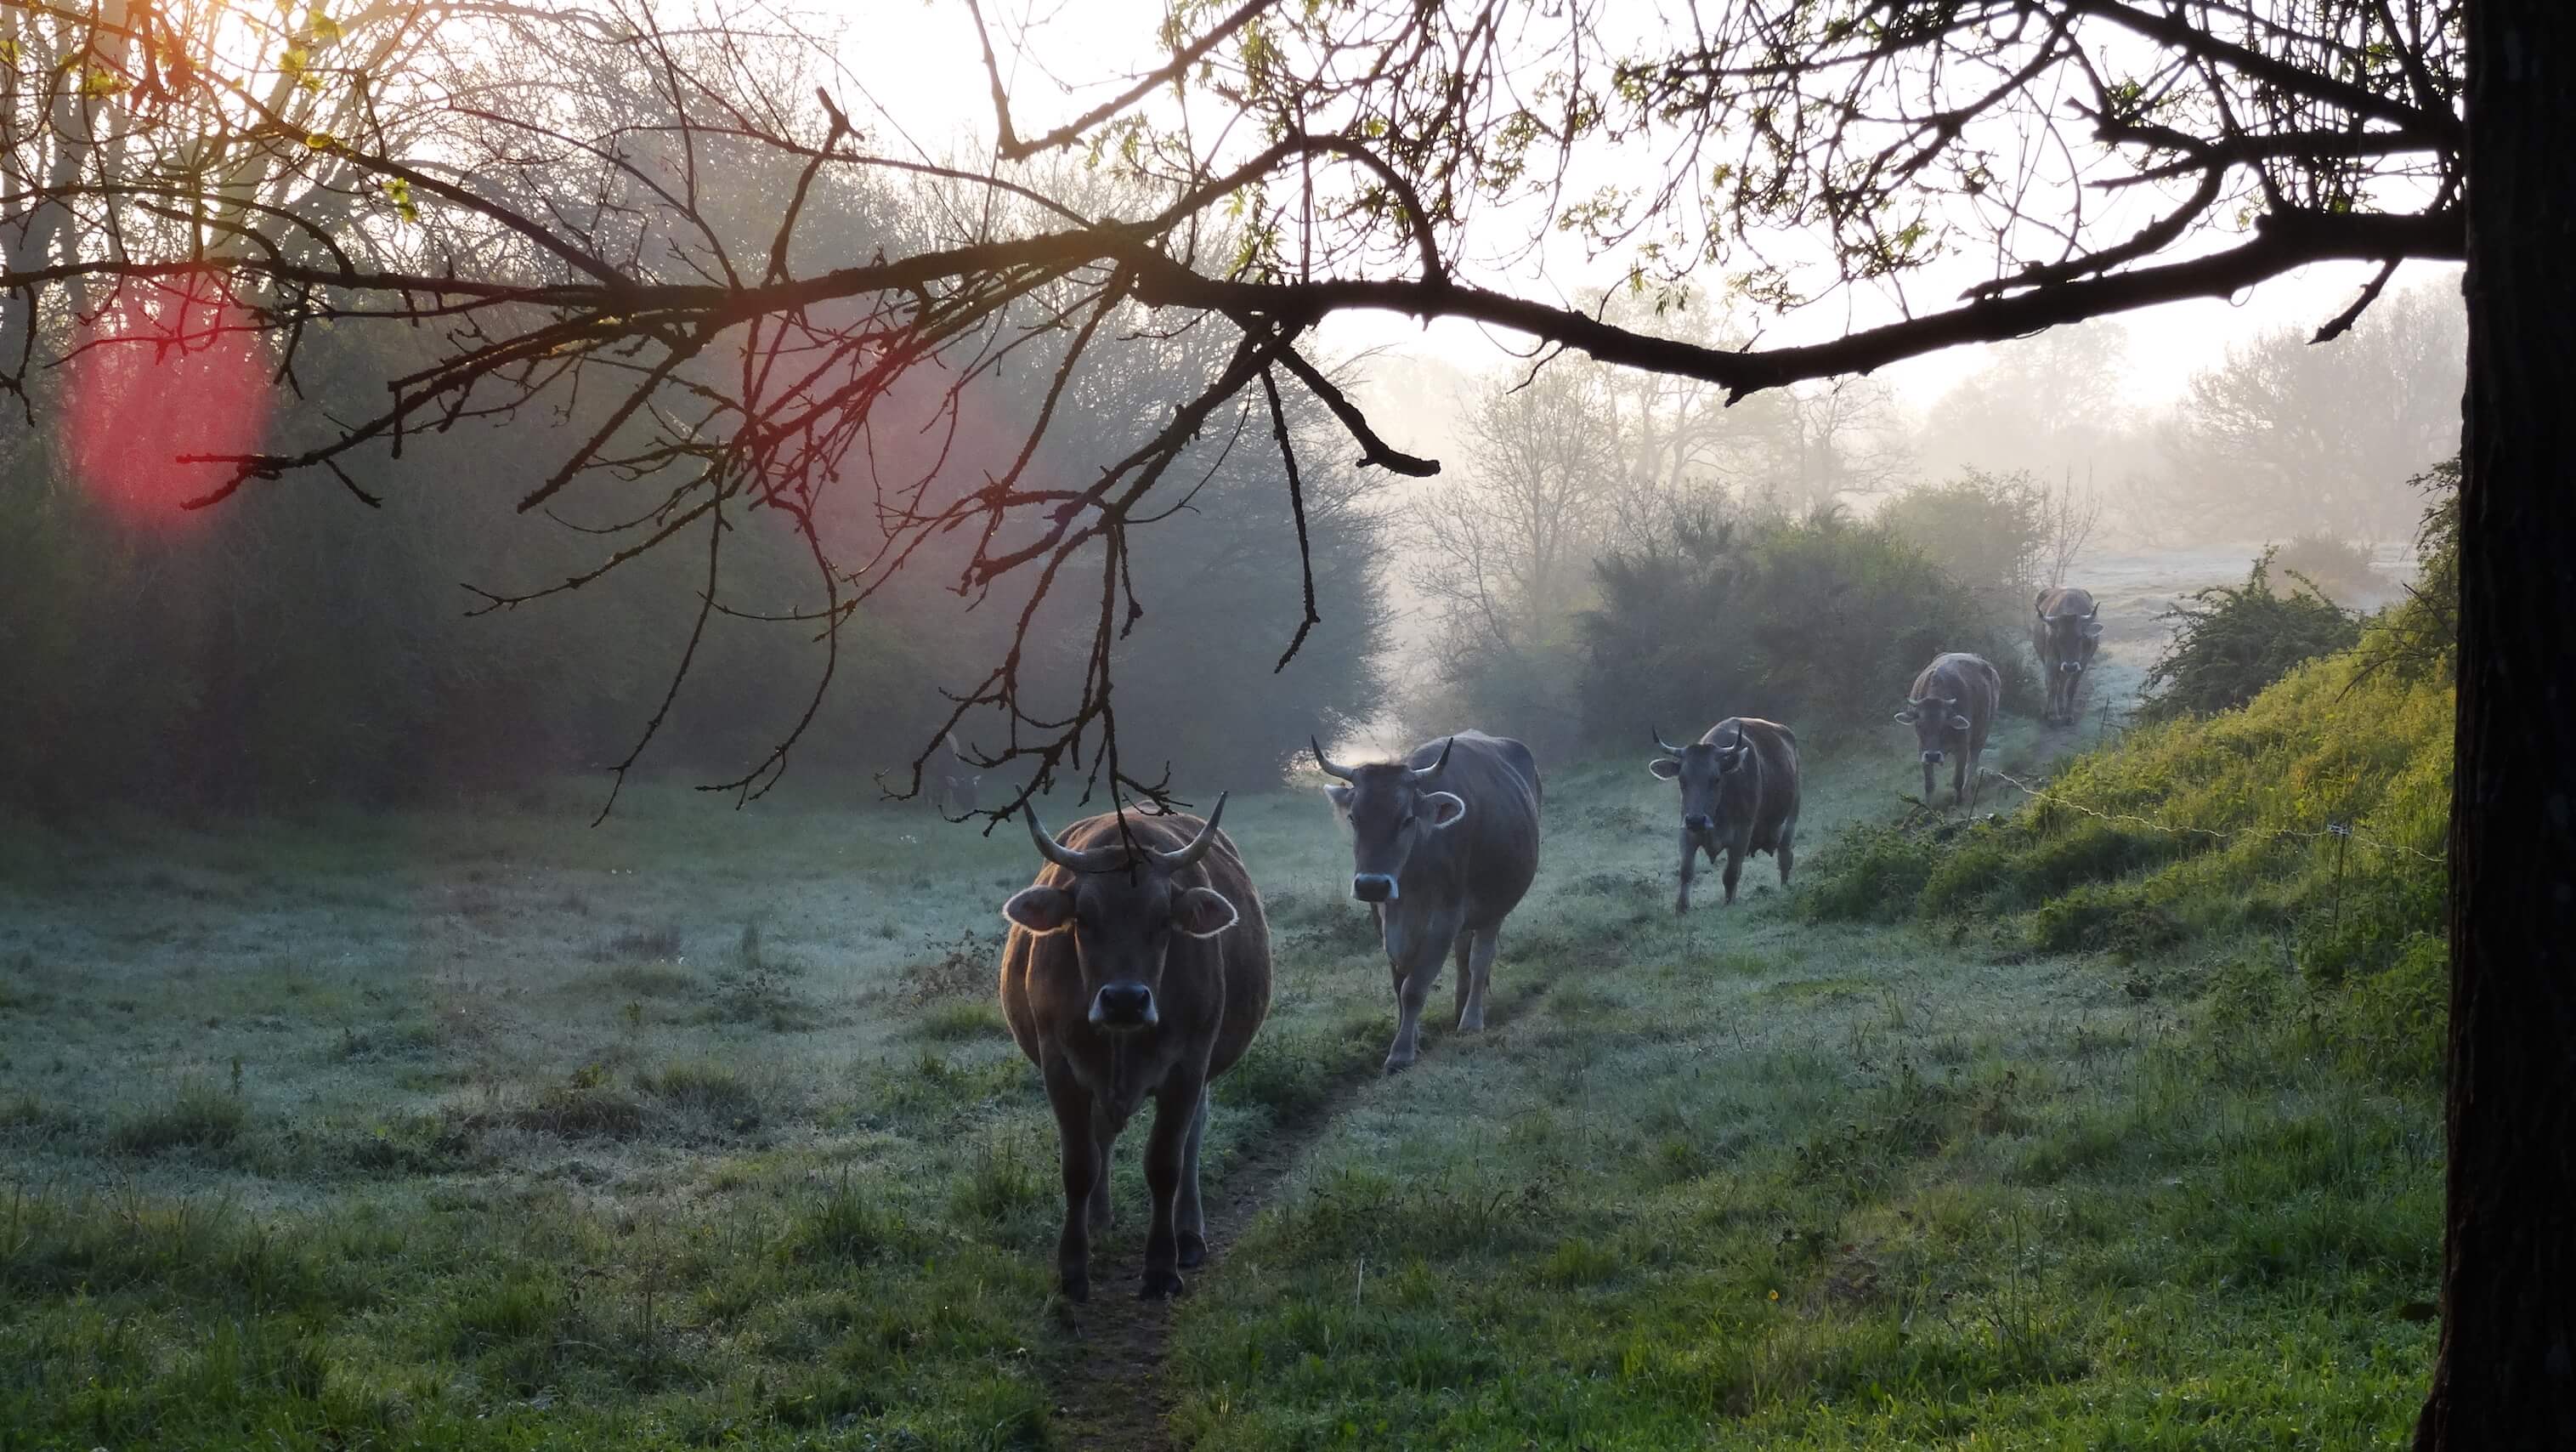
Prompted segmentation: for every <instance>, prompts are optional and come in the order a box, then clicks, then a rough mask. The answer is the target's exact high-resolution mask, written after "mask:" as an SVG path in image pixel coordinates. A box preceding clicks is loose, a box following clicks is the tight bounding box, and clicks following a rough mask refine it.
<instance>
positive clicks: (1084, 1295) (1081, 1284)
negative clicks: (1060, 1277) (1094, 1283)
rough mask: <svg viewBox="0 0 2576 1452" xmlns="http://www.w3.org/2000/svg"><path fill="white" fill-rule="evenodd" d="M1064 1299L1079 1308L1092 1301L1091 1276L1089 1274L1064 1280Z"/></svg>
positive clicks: (1068, 1277)
mask: <svg viewBox="0 0 2576 1452" xmlns="http://www.w3.org/2000/svg"><path fill="white" fill-rule="evenodd" d="M1064 1298H1065V1299H1066V1300H1068V1301H1071V1302H1073V1303H1074V1304H1075V1305H1077V1306H1079V1305H1081V1304H1082V1303H1083V1302H1085V1301H1088V1300H1090V1299H1091V1276H1090V1274H1089V1273H1088V1272H1085V1273H1084V1274H1082V1275H1078V1276H1066V1277H1065V1278H1064Z"/></svg>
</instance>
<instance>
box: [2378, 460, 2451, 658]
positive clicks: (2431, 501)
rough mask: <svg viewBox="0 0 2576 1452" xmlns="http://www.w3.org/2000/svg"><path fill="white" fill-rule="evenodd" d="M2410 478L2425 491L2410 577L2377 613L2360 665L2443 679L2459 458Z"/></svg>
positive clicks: (2448, 652)
mask: <svg viewBox="0 0 2576 1452" xmlns="http://www.w3.org/2000/svg"><path fill="white" fill-rule="evenodd" d="M2411 482H2412V483H2413V484H2414V486H2415V487H2416V489H2417V490H2418V491H2420V492H2422V493H2423V494H2424V496H2425V503H2424V514H2423V517H2422V519H2421V520H2419V521H2418V523H2417V524H2416V527H2415V560H2416V565H2415V580H2414V582H2413V583H2412V584H2409V585H2408V586H2407V587H2406V598H2405V599H2404V600H2403V601H2401V602H2399V603H2398V604H2396V605H2394V606H2391V607H2390V608H2389V609H2387V610H2385V611H2383V612H2381V617H2380V618H2381V623H2382V625H2383V626H2384V629H2382V630H2380V631H2379V632H2377V633H2376V634H2375V637H2374V639H2373V640H2372V643H2371V647H2370V649H2369V651H2368V652H2367V656H2366V660H2367V664H2366V667H2365V668H2366V670H2368V671H2371V672H2377V671H2382V670H2385V671H2390V672H2393V673H2394V674H2396V675H2397V676H2399V677H2400V678H2402V679H2406V680H2427V679H2438V680H2443V681H2448V680H2450V679H2452V672H2453V668H2454V667H2455V666H2456V665H2457V663H2458V656H2459V646H2460V461H2459V460H2458V459H2457V458H2456V457H2455V458H2450V459H2446V460H2444V461H2442V462H2441V463H2439V464H2436V465H2434V466H2433V467H2432V468H2430V469H2427V470H2425V471H2424V472H2423V473H2421V474H2418V475H2416V476H2415V478H2414V479H2413V480H2412V481H2411Z"/></svg>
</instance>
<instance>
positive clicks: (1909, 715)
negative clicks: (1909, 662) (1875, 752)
mask: <svg viewBox="0 0 2576 1452" xmlns="http://www.w3.org/2000/svg"><path fill="white" fill-rule="evenodd" d="M1896 719H1897V720H1899V721H1902V722H1904V723H1905V724H1906V725H1908V726H1911V727H1913V728H1914V744H1915V746H1916V747H1918V748H1920V749H1921V751H1922V753H1923V799H1924V800H1925V801H1927V802H1928V801H1930V800H1931V799H1932V768H1934V767H1936V766H1939V765H1940V764H1941V762H1942V759H1943V758H1944V756H1945V755H1946V754H1947V753H1946V752H1945V751H1944V749H1943V747H1944V744H1945V743H1946V741H1947V740H1948V739H1949V737H1950V736H1951V735H1952V734H1953V733H1956V734H1958V735H1960V736H1962V737H1964V736H1965V735H1966V734H1967V731H1968V729H1969V725H1970V723H1969V721H1968V718H1967V717H1965V716H1963V715H1961V714H1959V698H1958V697H1956V696H1925V697H1924V698H1923V699H1921V700H1919V701H1912V700H1909V701H1907V702H1906V703H1905V709H1904V710H1902V711H1899V712H1897V713H1896ZM1965 745H1966V743H1965V742H1964V741H1962V742H1961V746H1962V748H1963V749H1964V748H1965Z"/></svg>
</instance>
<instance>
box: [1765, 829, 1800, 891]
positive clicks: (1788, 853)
mask: <svg viewBox="0 0 2576 1452" xmlns="http://www.w3.org/2000/svg"><path fill="white" fill-rule="evenodd" d="M1797 834H1798V824H1797V822H1796V821H1794V820H1792V821H1787V822H1783V823H1781V824H1780V845H1779V846H1777V847H1774V848H1772V849H1771V860H1772V861H1774V862H1776V863H1778V864H1779V865H1780V890H1781V891H1783V892H1786V891H1788V889H1789V869H1790V868H1792V867H1794V866H1796V865H1797V862H1798V846H1797Z"/></svg>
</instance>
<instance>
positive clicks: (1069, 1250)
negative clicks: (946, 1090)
mask: <svg viewBox="0 0 2576 1452" xmlns="http://www.w3.org/2000/svg"><path fill="white" fill-rule="evenodd" d="M1046 1089H1047V1103H1048V1105H1049V1106H1051V1107H1052V1108H1053V1109H1054V1110H1055V1130H1056V1139H1057V1141H1058V1143H1059V1145H1060V1147H1061V1148H1062V1150H1063V1153H1064V1232H1063V1233H1062V1234H1061V1235H1059V1236H1057V1237H1056V1242H1055V1268H1056V1274H1057V1275H1058V1276H1059V1277H1060V1278H1061V1279H1062V1281H1063V1285H1064V1298H1065V1299H1066V1300H1068V1301H1087V1300H1089V1299H1091V1227H1090V1223H1089V1217H1090V1212H1091V1202H1092V1198H1093V1194H1092V1192H1093V1188H1094V1187H1095V1186H1098V1185H1101V1184H1103V1183H1104V1182H1106V1181H1107V1179H1108V1176H1107V1175H1106V1174H1105V1173H1103V1171H1104V1170H1105V1169H1106V1168H1107V1166H1106V1165H1104V1164H1103V1163H1102V1161H1101V1155H1100V1147H1099V1141H1098V1140H1097V1139H1096V1138H1095V1137H1094V1136H1093V1133H1092V1122H1093V1120H1092V1107H1091V1095H1090V1093H1089V1092H1088V1091H1086V1090H1085V1089H1084V1088H1083V1087H1082V1086H1081V1085H1080V1084H1077V1083H1075V1082H1074V1080H1073V1074H1072V1071H1070V1070H1068V1069H1066V1068H1064V1067H1063V1066H1061V1065H1057V1066H1054V1067H1051V1068H1050V1069H1049V1071H1048V1073H1047V1076H1046Z"/></svg>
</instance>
